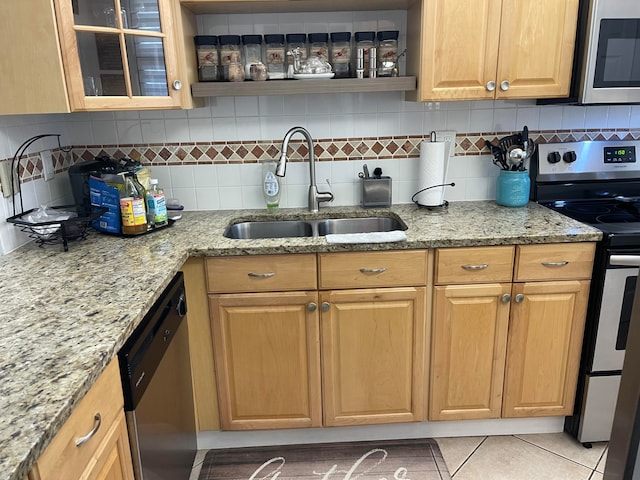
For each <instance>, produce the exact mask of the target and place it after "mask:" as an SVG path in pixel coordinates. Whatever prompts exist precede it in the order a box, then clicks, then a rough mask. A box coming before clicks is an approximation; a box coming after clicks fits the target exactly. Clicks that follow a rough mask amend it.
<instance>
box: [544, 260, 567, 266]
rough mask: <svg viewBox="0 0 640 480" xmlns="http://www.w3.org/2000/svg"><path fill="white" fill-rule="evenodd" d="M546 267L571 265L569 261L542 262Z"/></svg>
mask: <svg viewBox="0 0 640 480" xmlns="http://www.w3.org/2000/svg"><path fill="white" fill-rule="evenodd" d="M541 263H542V265H543V266H545V267H564V266H565V265H569V262H567V261H564V262H541Z"/></svg>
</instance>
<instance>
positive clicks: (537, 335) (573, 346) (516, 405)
mask: <svg viewBox="0 0 640 480" xmlns="http://www.w3.org/2000/svg"><path fill="white" fill-rule="evenodd" d="M589 283H590V282H589V281H588V280H581V281H578V280H576V281H559V282H527V283H517V284H515V285H514V287H513V295H514V299H515V302H516V303H515V305H514V307H513V308H512V312H511V324H510V327H509V341H508V347H507V361H506V364H507V372H506V376H505V388H504V399H503V407H502V416H503V417H539V416H553V415H570V414H571V412H572V411H573V402H574V397H575V392H576V381H577V378H578V367H579V364H580V351H581V349H582V334H583V331H584V321H585V315H586V307H587V298H588V295H589Z"/></svg>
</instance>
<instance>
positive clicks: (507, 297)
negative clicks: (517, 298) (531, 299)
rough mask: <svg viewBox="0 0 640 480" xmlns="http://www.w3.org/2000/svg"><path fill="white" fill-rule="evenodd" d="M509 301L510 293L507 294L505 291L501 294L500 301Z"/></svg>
mask: <svg viewBox="0 0 640 480" xmlns="http://www.w3.org/2000/svg"><path fill="white" fill-rule="evenodd" d="M510 301H511V295H509V294H508V293H505V294H504V295H502V303H509V302H510Z"/></svg>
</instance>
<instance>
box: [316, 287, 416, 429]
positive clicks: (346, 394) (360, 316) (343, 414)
mask: <svg viewBox="0 0 640 480" xmlns="http://www.w3.org/2000/svg"><path fill="white" fill-rule="evenodd" d="M425 292H426V290H425V288H424V287H418V288H411V287H407V288H386V289H362V290H343V291H328V292H322V293H321V294H320V298H321V301H322V307H321V308H322V314H321V315H322V372H323V379H322V380H323V398H324V404H323V405H324V421H325V425H326V426H335V425H361V424H373V423H394V422H412V421H420V420H422V419H423V417H424V373H425V372H424V363H425V360H424V350H425Z"/></svg>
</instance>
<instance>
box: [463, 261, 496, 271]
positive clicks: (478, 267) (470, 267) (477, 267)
mask: <svg viewBox="0 0 640 480" xmlns="http://www.w3.org/2000/svg"><path fill="white" fill-rule="evenodd" d="M460 266H461V267H462V268H464V269H465V270H484V269H485V268H489V264H488V263H483V264H481V265H460Z"/></svg>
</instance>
